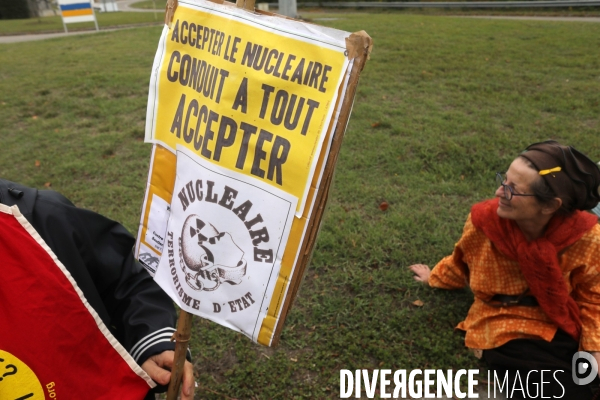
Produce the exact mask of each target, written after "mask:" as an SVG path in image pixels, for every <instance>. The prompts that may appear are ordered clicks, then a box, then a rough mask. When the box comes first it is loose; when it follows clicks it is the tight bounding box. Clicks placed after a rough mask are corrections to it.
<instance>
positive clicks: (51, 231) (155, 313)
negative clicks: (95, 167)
mask: <svg viewBox="0 0 600 400" xmlns="http://www.w3.org/2000/svg"><path fill="white" fill-rule="evenodd" d="M0 203H3V204H5V205H7V206H13V205H16V206H17V207H19V210H20V212H21V213H22V214H23V216H24V217H25V218H26V219H27V220H28V221H29V223H30V224H31V225H32V226H33V227H34V228H35V230H36V231H37V232H38V233H39V234H40V236H41V237H42V239H44V241H45V242H46V243H47V244H48V246H49V247H50V249H52V251H53V252H54V253H55V254H56V256H57V258H58V259H59V260H60V262H61V263H62V264H63V265H64V266H65V267H66V269H67V270H68V271H69V273H70V274H71V275H72V276H73V279H74V280H75V281H76V282H77V285H78V286H79V288H80V289H81V291H82V292H83V294H84V296H85V298H86V299H87V301H88V302H89V304H90V305H91V306H92V308H94V310H96V312H97V313H98V315H99V316H100V318H101V319H102V321H103V322H104V324H105V325H106V326H107V327H108V328H109V329H110V331H111V333H112V334H113V335H114V336H115V338H116V339H117V340H118V341H119V342H120V343H121V345H123V347H124V348H125V349H126V350H127V351H128V352H129V353H130V354H131V356H132V357H133V359H134V360H135V361H136V362H137V363H138V364H139V365H140V366H141V367H142V369H143V370H144V371H146V373H148V375H149V376H150V377H151V378H152V379H153V380H154V381H155V382H156V383H158V384H159V385H167V384H168V383H169V381H170V376H171V374H170V372H169V368H170V367H171V366H172V364H173V358H174V351H173V349H174V347H175V345H174V343H173V342H171V340H170V339H171V336H172V335H173V333H174V332H175V329H174V328H173V327H174V326H175V320H176V311H175V308H174V306H173V302H172V301H171V299H170V298H169V296H168V295H167V294H166V293H165V292H164V291H163V290H162V289H161V288H160V287H159V286H158V285H157V284H156V283H155V282H154V280H153V279H152V277H151V276H150V275H149V274H148V273H147V272H146V270H145V269H144V268H143V267H142V266H141V265H140V264H139V263H138V262H137V261H136V260H135V259H134V257H133V252H132V249H133V246H134V243H135V239H134V238H133V236H131V234H130V233H129V232H128V231H127V230H126V229H125V228H124V227H123V226H122V225H120V224H119V223H117V222H115V221H112V220H110V219H108V218H106V217H104V216H102V215H100V214H97V213H95V212H92V211H89V210H85V209H82V208H78V207H75V206H74V205H73V203H71V202H70V201H69V200H68V199H67V198H65V197H64V196H62V195H61V194H59V193H57V192H54V191H51V190H39V191H38V190H37V189H33V188H29V187H26V186H23V185H19V184H17V183H13V182H10V181H6V180H3V179H0ZM188 358H189V354H188ZM164 390H165V386H159V387H158V390H157V389H154V390H153V391H152V392H151V393H148V396H147V397H146V399H154V392H160V391H164ZM193 392H194V376H193V367H192V365H191V364H190V362H189V361H186V365H185V368H184V376H183V385H182V397H181V398H182V400H191V399H193Z"/></svg>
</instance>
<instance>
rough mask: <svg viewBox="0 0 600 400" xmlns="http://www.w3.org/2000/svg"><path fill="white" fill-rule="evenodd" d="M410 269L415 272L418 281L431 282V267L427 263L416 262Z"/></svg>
mask: <svg viewBox="0 0 600 400" xmlns="http://www.w3.org/2000/svg"><path fill="white" fill-rule="evenodd" d="M408 268H410V270H411V271H412V272H413V273H414V274H415V276H414V278H415V280H416V281H419V282H423V283H424V284H428V283H429V275H431V269H430V268H429V267H428V266H427V265H425V264H414V265H411V266H410V267H408Z"/></svg>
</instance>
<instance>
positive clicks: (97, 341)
mask: <svg viewBox="0 0 600 400" xmlns="http://www.w3.org/2000/svg"><path fill="white" fill-rule="evenodd" d="M0 276H1V277H2V280H1V281H0V327H1V328H0V399H56V398H61V399H84V398H89V399H106V400H108V399H143V398H144V397H145V395H146V393H147V392H148V390H149V389H150V388H151V387H154V386H155V384H154V382H153V381H152V379H150V377H149V376H148V375H147V374H146V373H145V372H144V371H143V370H142V369H141V368H140V367H139V366H138V365H137V364H136V363H135V361H134V360H133V358H132V357H131V356H130V355H129V354H128V353H127V351H126V350H125V349H124V348H123V347H122V346H121V345H120V344H119V342H118V341H117V340H116V339H115V338H114V336H113V335H112V334H111V333H110V332H109V330H108V328H107V327H106V326H105V325H104V323H103V322H102V321H101V319H100V317H99V316H98V314H97V313H96V312H95V311H94V310H93V309H92V308H91V307H90V306H89V304H88V303H87V300H86V299H85V297H84V296H83V293H82V292H81V290H80V289H79V288H78V287H77V284H76V283H75V281H74V280H73V278H72V277H71V275H70V273H69V272H68V271H67V270H66V269H65V267H64V266H63V265H62V264H61V263H60V261H59V260H58V259H57V258H56V256H55V255H54V253H52V251H51V250H50V248H49V247H48V246H47V245H46V243H45V242H44V241H43V240H42V238H41V237H40V236H39V234H38V233H37V232H36V231H35V230H34V228H33V227H32V226H31V225H30V224H29V223H28V222H27V220H26V219H25V218H24V217H23V216H22V215H21V213H20V212H19V209H18V208H17V207H16V206H13V207H8V206H5V205H3V204H0Z"/></svg>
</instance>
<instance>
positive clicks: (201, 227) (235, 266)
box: [181, 214, 246, 290]
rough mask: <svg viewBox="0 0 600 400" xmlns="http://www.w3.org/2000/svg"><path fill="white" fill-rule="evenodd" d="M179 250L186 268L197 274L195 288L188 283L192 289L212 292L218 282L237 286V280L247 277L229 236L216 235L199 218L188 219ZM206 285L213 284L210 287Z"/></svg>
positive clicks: (243, 262) (219, 233)
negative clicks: (199, 288) (222, 281)
mask: <svg viewBox="0 0 600 400" xmlns="http://www.w3.org/2000/svg"><path fill="white" fill-rule="evenodd" d="M181 250H182V255H183V260H184V262H185V264H186V266H187V267H188V268H189V269H190V270H192V271H194V272H196V274H195V276H194V280H195V281H196V285H192V283H190V282H189V280H188V283H190V286H192V287H193V286H198V287H201V288H203V290H215V289H216V288H217V287H218V286H219V284H220V283H221V280H224V281H227V282H229V283H232V284H239V283H240V282H241V279H240V278H241V277H242V276H244V275H245V274H246V261H245V260H244V259H243V256H244V252H243V251H242V250H241V249H240V248H239V247H238V246H237V245H236V244H235V243H234V241H233V239H232V237H231V235H230V234H229V233H227V232H219V231H217V229H216V228H215V227H214V226H213V225H212V224H210V223H206V222H204V221H203V220H202V219H201V218H200V217H199V216H198V215H195V214H192V215H189V216H188V217H187V218H186V220H185V222H184V224H183V229H182V231H181ZM190 278H191V277H190ZM208 281H212V284H209V282H208ZM195 289H196V288H195ZM196 290H198V289H196Z"/></svg>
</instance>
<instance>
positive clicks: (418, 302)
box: [413, 300, 425, 307]
mask: <svg viewBox="0 0 600 400" xmlns="http://www.w3.org/2000/svg"><path fill="white" fill-rule="evenodd" d="M413 304H414V305H415V306H417V307H423V304H425V303H423V302H422V301H421V300H415V301H413Z"/></svg>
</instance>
